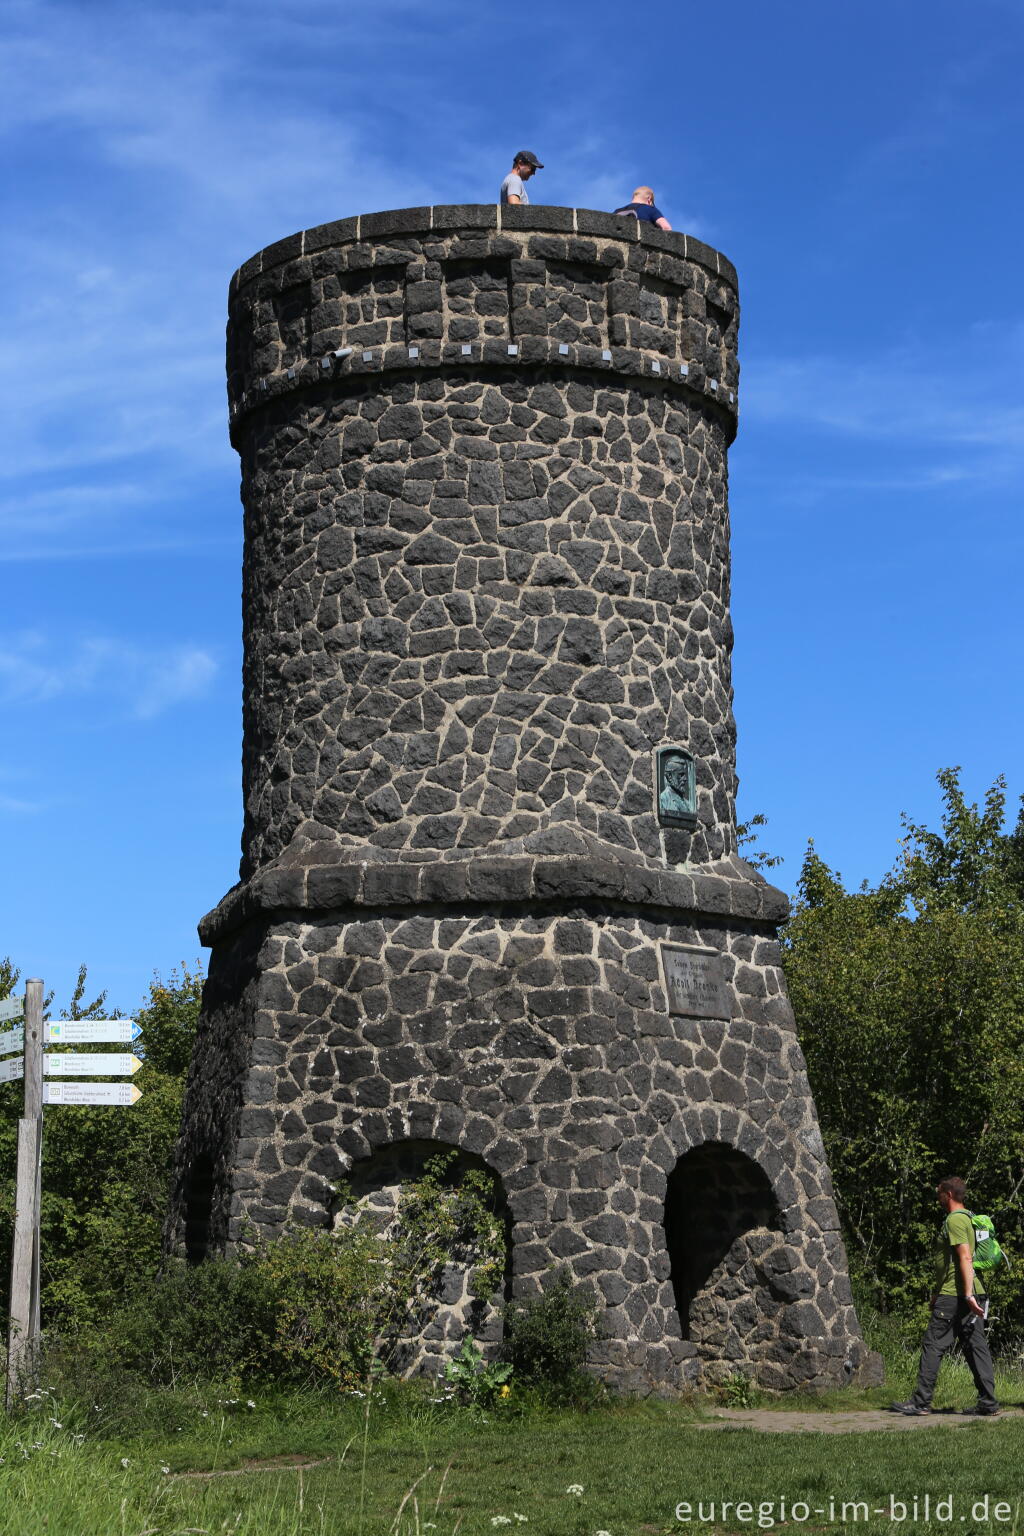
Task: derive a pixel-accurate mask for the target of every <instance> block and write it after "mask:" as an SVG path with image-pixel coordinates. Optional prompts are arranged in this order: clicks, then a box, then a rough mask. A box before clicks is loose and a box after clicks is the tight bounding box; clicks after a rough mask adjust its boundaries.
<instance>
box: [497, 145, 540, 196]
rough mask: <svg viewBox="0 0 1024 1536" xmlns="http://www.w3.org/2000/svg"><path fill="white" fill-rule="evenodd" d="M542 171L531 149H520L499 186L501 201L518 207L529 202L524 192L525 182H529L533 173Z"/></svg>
mask: <svg viewBox="0 0 1024 1536" xmlns="http://www.w3.org/2000/svg"><path fill="white" fill-rule="evenodd" d="M543 169H544V167H543V165H541V163H540V161H539V160H538V159H537V156H536V155H535V154H534V152H533V150H532V149H521V150H520V151H519V153H518V154H517V155H516V157H515V159H514V160H513V161H512V169H511V170H510V171H509V173H508V175H507V176H506V177H505V180H504V181H503V182H502V184H501V201H502V202H503V203H511V204H512V205H513V206H516V207H518V205H519V204H520V203H528V202H529V201H530V199H529V196H528V195H527V191H526V185H525V184H526V182H528V181H529V179H530V177H531V176H532V175H533V173H534V171H542V170H543Z"/></svg>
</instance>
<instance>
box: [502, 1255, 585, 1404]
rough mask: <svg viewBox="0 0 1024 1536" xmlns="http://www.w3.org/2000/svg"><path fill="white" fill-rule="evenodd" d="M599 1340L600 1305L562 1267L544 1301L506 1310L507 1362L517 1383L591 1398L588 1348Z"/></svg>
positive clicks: (513, 1305) (513, 1304) (504, 1346)
mask: <svg viewBox="0 0 1024 1536" xmlns="http://www.w3.org/2000/svg"><path fill="white" fill-rule="evenodd" d="M596 1337H597V1303H596V1302H595V1300H594V1298H593V1297H592V1296H591V1294H590V1292H589V1291H586V1290H583V1289H581V1288H577V1287H574V1286H573V1281H572V1276H571V1275H570V1274H569V1271H568V1270H566V1269H560V1270H558V1271H556V1273H555V1274H554V1275H552V1276H551V1277H550V1278H549V1280H548V1283H547V1285H546V1286H545V1287H544V1290H543V1292H542V1294H541V1295H540V1296H539V1297H537V1298H536V1299H528V1300H526V1301H519V1302H511V1303H510V1304H509V1306H508V1307H506V1309H505V1337H504V1341H503V1343H502V1346H501V1358H502V1359H503V1360H504V1361H506V1362H507V1363H508V1364H509V1365H510V1366H511V1367H512V1369H513V1370H514V1372H515V1375H516V1380H517V1381H522V1382H524V1383H526V1384H529V1385H535V1386H544V1387H548V1388H554V1389H556V1390H557V1391H561V1392H562V1393H564V1394H568V1395H573V1394H575V1393H582V1395H584V1396H585V1395H586V1391H585V1388H586V1385H587V1384H588V1383H589V1382H590V1378H589V1377H587V1376H586V1375H585V1371H584V1367H585V1365H586V1363H587V1350H588V1349H589V1347H590V1345H591V1343H592V1342H593V1341H594V1339H595V1338H596Z"/></svg>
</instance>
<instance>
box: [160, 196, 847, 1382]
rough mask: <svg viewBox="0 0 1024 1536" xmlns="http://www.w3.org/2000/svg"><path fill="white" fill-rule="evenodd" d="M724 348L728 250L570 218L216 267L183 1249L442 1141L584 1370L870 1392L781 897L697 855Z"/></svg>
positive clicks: (722, 715) (301, 244) (744, 868)
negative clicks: (228, 548)
mask: <svg viewBox="0 0 1024 1536" xmlns="http://www.w3.org/2000/svg"><path fill="white" fill-rule="evenodd" d="M737 321H738V303H737V288H736V274H735V271H734V269H733V267H732V265H731V264H730V263H729V262H728V261H727V260H726V259H725V257H724V256H721V255H719V254H718V252H716V251H713V250H711V249H710V248H709V247H708V246H706V245H704V244H702V243H701V242H700V241H699V240H694V239H692V238H690V237H689V236H685V235H681V234H669V233H663V232H661V231H660V230H658V229H656V228H654V227H653V226H651V225H648V224H638V223H637V222H636V221H635V220H630V219H622V218H616V217H614V216H611V215H608V214H601V213H591V212H587V211H585V210H582V209H577V210H574V209H570V208H500V209H499V208H495V207H493V206H486V207H483V206H467V207H435V208H414V209H407V210H405V211H403V212H397V213H380V214H372V215H369V216H363V217H362V218H352V219H343V220H341V221H339V222H338V223H335V224H328V225H324V226H322V227H320V228H318V229H311V230H306V231H305V232H303V233H300V234H297V235H293V236H291V237H290V238H289V239H286V240H282V241H280V242H278V244H276V245H272V246H270V247H268V248H267V249H266V250H264V251H262V252H260V253H259V254H258V255H256V256H254V257H253V258H252V260H250V261H248V262H246V264H245V265H244V266H243V267H242V268H241V270H240V271H239V272H237V273H236V274H235V277H234V279H233V280H232V283H231V294H230V320H229V326H228V373H229V398H230V416H231V435H232V441H233V443H234V445H235V447H236V448H237V449H238V452H239V455H240V457H241V461H242V500H243V503H244V507H245V568H244V599H243V611H244V629H245V676H244V687H245V694H244V794H245V829H244V835H243V857H242V865H241V882H240V883H239V884H238V885H237V886H235V887H234V889H233V890H231V891H230V892H229V893H228V895H227V896H226V897H225V898H224V899H223V901H222V902H221V903H220V905H219V906H218V907H217V908H216V909H215V911H214V912H212V913H211V914H210V915H209V916H207V917H206V918H205V919H204V920H203V923H202V924H201V927H200V933H201V936H202V938H203V941H204V943H206V944H209V945H211V946H212V948H213V956H212V960H211V965H210V976H209V981H208V983H207V987H206V993H205V1000H204V1012H203V1020H202V1025H201V1030H200V1036H199V1040H198V1044H197V1047H196V1052H195V1058H194V1061H193V1066H192V1073H191V1077H190V1081H189V1087H188V1093H187V1099H186V1107H185V1119H184V1129H183V1133H182V1139H181V1143H180V1147H179V1158H178V1167H177V1175H176V1183H175V1195H174V1203H173V1207H172V1212H171V1224H170V1229H171V1232H172V1239H173V1240H174V1241H176V1242H177V1243H178V1244H179V1245H181V1246H183V1247H185V1248H186V1249H187V1250H188V1252H189V1253H190V1254H191V1255H192V1256H193V1257H200V1256H202V1255H204V1254H206V1253H208V1252H216V1251H221V1250H223V1249H224V1248H226V1247H230V1246H231V1244H232V1243H234V1242H236V1241H237V1240H238V1239H239V1236H240V1234H241V1233H242V1231H243V1224H248V1226H249V1228H250V1229H251V1230H255V1231H257V1232H259V1233H262V1234H264V1235H268V1236H269V1235H273V1234H275V1233H278V1232H280V1231H281V1230H282V1229H283V1227H284V1226H285V1224H286V1223H288V1222H295V1221H299V1222H306V1223H314V1224H327V1223H329V1222H331V1221H332V1220H333V1219H334V1213H333V1206H332V1200H333V1199H334V1195H333V1189H332V1185H333V1183H334V1182H335V1181H336V1180H338V1179H339V1178H341V1177H345V1178H346V1179H351V1180H354V1181H355V1183H356V1186H357V1187H362V1188H364V1189H366V1190H375V1191H377V1192H378V1194H379V1192H380V1191H381V1190H382V1189H384V1188H385V1187H387V1186H388V1185H389V1183H394V1182H395V1181H400V1179H401V1177H402V1176H403V1171H405V1172H408V1171H409V1170H411V1169H413V1168H414V1167H415V1166H416V1164H417V1161H418V1160H420V1161H421V1160H422V1159H423V1158H424V1157H426V1156H427V1155H428V1154H429V1153H430V1152H431V1151H432V1150H436V1149H437V1148H438V1147H449V1148H457V1149H459V1150H460V1153H461V1154H462V1155H463V1156H465V1157H467V1158H473V1159H476V1160H477V1161H480V1162H482V1163H483V1164H485V1165H486V1166H487V1167H488V1168H490V1169H491V1170H492V1172H493V1173H494V1174H495V1175H496V1176H497V1178H498V1179H499V1180H500V1188H501V1191H502V1196H503V1199H504V1201H505V1202H506V1207H507V1219H508V1226H509V1232H510V1237H511V1259H510V1276H509V1288H510V1290H511V1292H512V1294H514V1295H518V1296H526V1295H530V1294H531V1293H534V1292H535V1291H536V1290H537V1289H538V1287H539V1285H540V1282H541V1277H542V1276H543V1274H544V1272H545V1270H547V1269H548V1268H549V1267H550V1266H551V1265H565V1266H568V1268H569V1269H570V1270H571V1272H572V1273H573V1274H574V1275H575V1276H576V1277H577V1278H578V1279H580V1280H586V1281H588V1282H590V1284H591V1285H592V1288H593V1291H594V1294H595V1295H596V1296H597V1297H598V1299H599V1301H600V1303H601V1306H602V1310H603V1316H602V1324H603V1331H604V1335H605V1337H604V1341H603V1342H602V1344H601V1345H600V1347H599V1351H598V1352H597V1353H596V1354H595V1356H594V1365H595V1367H596V1368H597V1369H598V1370H599V1371H600V1372H601V1374H602V1375H604V1376H605V1377H606V1378H607V1379H609V1380H611V1381H613V1382H615V1383H617V1384H618V1385H620V1386H623V1387H627V1388H632V1389H639V1390H645V1389H648V1390H649V1389H652V1388H653V1389H658V1390H665V1389H669V1390H671V1389H672V1388H673V1387H678V1386H681V1385H684V1384H687V1383H692V1382H694V1381H697V1380H699V1379H701V1378H703V1379H704V1380H715V1379H720V1378H721V1377H723V1376H729V1375H731V1374H733V1373H734V1372H736V1371H743V1372H745V1373H747V1374H749V1375H753V1376H755V1377H756V1378H757V1379H758V1380H759V1381H761V1382H762V1383H763V1384H765V1385H767V1386H770V1387H778V1388H785V1387H788V1386H793V1385H798V1384H799V1385H804V1384H807V1385H819V1384H820V1385H824V1384H828V1383H834V1382H841V1381H844V1380H849V1379H850V1378H851V1377H853V1376H856V1377H858V1378H859V1379H861V1380H864V1379H867V1378H868V1377H869V1376H870V1375H872V1373H873V1371H874V1369H875V1365H874V1360H873V1358H872V1357H869V1356H868V1354H867V1351H866V1350H865V1347H864V1344H863V1341H862V1338H861V1334H860V1330H859V1327H858V1323H857V1319H856V1316H855V1314H854V1309H853V1305H852V1298H851V1294H850V1287H849V1281H848V1278H847V1272H846V1258H845V1255H844V1252H843V1246H842V1242H841V1239H840V1234H839V1224H838V1221H837V1217H836V1210H835V1206H834V1204H833V1200H832V1193H831V1186H830V1181H829V1173H828V1169H827V1167H826V1164H825V1158H824V1151H823V1147H822V1141H821V1136H820V1134H819V1130H818V1125H817V1120H816V1116H815V1110H814V1104H813V1102H812V1099H811V1094H810V1090H809V1087H808V1082H807V1077H806V1073H805V1069H804V1062H803V1058H802V1055H801V1052H800V1048H799V1045H798V1044H797V1041H796V1038H795V1035H794V1033H793V1016H792V1012H791V1010H790V1007H789V1003H788V1001H787V998H786V992H785V983H784V980H783V975H782V971H781V969H780V966H779V946H778V943H777V941H776V931H777V925H778V923H779V922H780V920H781V919H783V918H784V917H785V915H786V910H787V908H786V900H785V897H784V896H783V895H782V894H781V893H780V892H779V891H777V890H775V889H773V888H772V887H771V886H769V885H767V884H766V883H765V882H764V881H763V880H762V879H761V878H760V877H759V876H758V875H757V874H756V873H755V872H754V871H753V870H752V869H751V868H750V867H749V866H748V865H747V864H745V863H744V862H743V860H742V859H740V858H739V857H738V856H737V852H736V827H735V812H734V798H735V788H736V774H735V753H734V745H735V731H734V725H733V716H732V707H731V699H732V690H731V684H730V650H731V644H732V627H731V623H730V617H729V522H728V510H727V498H726V450H727V448H728V445H729V443H730V442H731V440H732V438H733V436H734V434H735V430H736V409H737V382H738V369H737V360H736V332H737ZM360 1181H362V1182H361V1184H360ZM464 1325H465V1319H464V1314H462V1313H459V1312H458V1309H457V1308H455V1309H453V1310H452V1311H451V1312H450V1314H449V1315H448V1316H447V1318H442V1319H441V1321H440V1322H439V1323H435V1325H434V1327H433V1329H432V1331H431V1332H430V1336H429V1337H428V1338H426V1339H425V1341H424V1349H425V1350H426V1351H427V1353H428V1354H429V1352H430V1351H431V1350H433V1351H434V1352H435V1354H438V1353H443V1352H444V1351H445V1350H446V1349H447V1348H449V1347H450V1346H451V1342H452V1340H453V1339H454V1338H455V1337H457V1336H458V1334H459V1332H460V1330H461V1328H462V1327H463V1326H464Z"/></svg>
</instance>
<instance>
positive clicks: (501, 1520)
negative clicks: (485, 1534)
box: [491, 1515, 512, 1525]
mask: <svg viewBox="0 0 1024 1536" xmlns="http://www.w3.org/2000/svg"><path fill="white" fill-rule="evenodd" d="M491 1524H492V1525H511V1524H512V1521H511V1520H510V1519H509V1517H508V1515H492V1516H491Z"/></svg>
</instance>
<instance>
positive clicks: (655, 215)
mask: <svg viewBox="0 0 1024 1536" xmlns="http://www.w3.org/2000/svg"><path fill="white" fill-rule="evenodd" d="M615 212H616V213H622V214H625V215H626V216H627V218H628V217H629V216H630V215H632V216H633V218H634V219H639V220H640V223H641V224H656V225H657V226H658V228H659V229H671V228H672V225H671V224H670V223H669V221H668V219H666V217H665V215H664V214H663V213H662V211H661V209H660V208H656V207H655V206H654V192H653V191H652V189H651V188H650V187H637V188H636V190H635V191H634V193H633V199H632V202H629V203H626V205H625V206H624V207H622V208H616V210H615Z"/></svg>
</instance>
